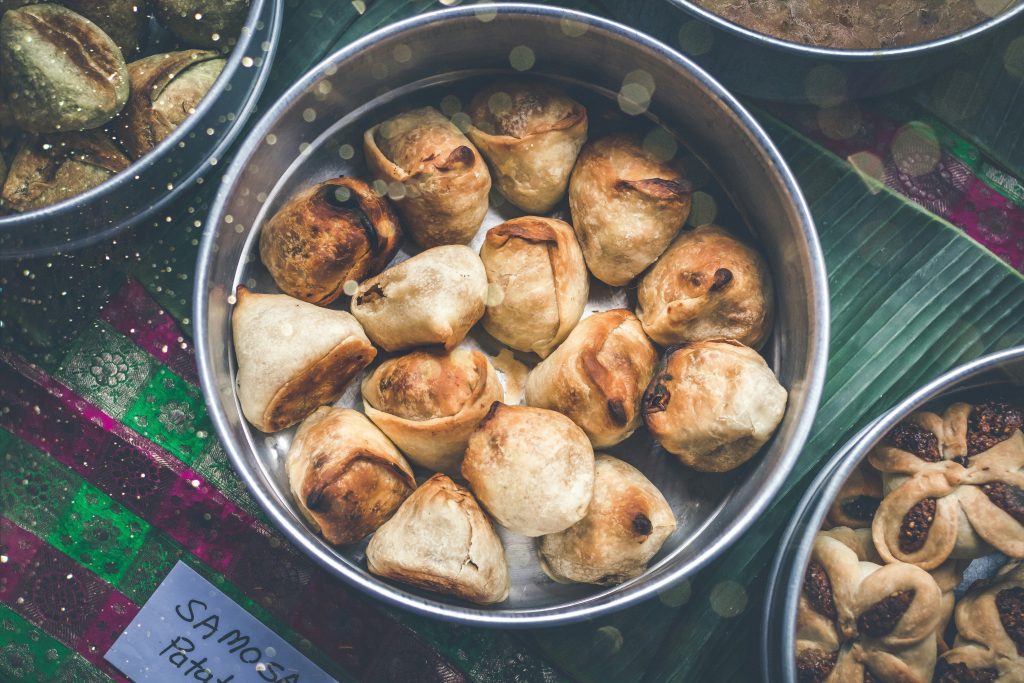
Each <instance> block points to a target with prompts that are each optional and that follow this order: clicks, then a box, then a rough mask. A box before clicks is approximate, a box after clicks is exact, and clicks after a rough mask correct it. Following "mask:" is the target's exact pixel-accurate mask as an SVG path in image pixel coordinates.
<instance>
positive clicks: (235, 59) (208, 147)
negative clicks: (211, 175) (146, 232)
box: [0, 0, 284, 261]
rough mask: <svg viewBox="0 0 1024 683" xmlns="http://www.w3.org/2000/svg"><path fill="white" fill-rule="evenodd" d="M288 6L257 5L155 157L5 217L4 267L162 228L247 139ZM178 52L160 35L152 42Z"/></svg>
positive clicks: (1, 237)
mask: <svg viewBox="0 0 1024 683" xmlns="http://www.w3.org/2000/svg"><path fill="white" fill-rule="evenodd" d="M283 14H284V2H283V0H252V6H251V8H250V11H249V17H248V19H246V22H245V25H244V26H243V28H242V31H241V33H240V34H239V36H238V42H237V43H236V44H235V46H234V48H233V49H232V50H231V52H230V53H229V55H228V58H227V64H226V65H225V66H224V70H223V72H221V74H220V77H219V78H218V79H217V82H216V83H214V85H213V88H212V89H211V90H210V92H209V94H208V95H207V96H206V97H204V98H203V100H202V102H200V104H199V106H198V107H197V108H196V112H195V113H194V114H193V115H192V116H190V117H189V118H188V119H187V120H186V121H185V122H184V123H183V124H182V125H180V126H179V127H178V128H177V130H175V131H174V132H173V133H172V134H171V135H170V136H169V137H168V138H167V139H165V140H164V141H163V142H161V143H160V144H159V145H157V147H156V148H155V149H154V150H152V151H151V152H150V153H149V154H147V155H145V156H144V157H142V158H141V159H139V160H138V161H135V162H134V163H133V164H132V165H131V166H129V167H128V168H127V169H126V170H124V171H122V172H121V173H118V174H117V175H115V176H113V177H112V178H110V180H108V181H106V182H105V183H103V184H102V185H98V186H97V187H94V188H92V189H90V190H88V191H87V192H83V193H82V194H79V195H76V196H74V197H71V198H69V199H66V200H64V201H62V202H59V203H57V204H53V205H51V206H46V207H43V208H41V209H37V210H35V211H27V212H25V213H21V214H13V215H9V216H0V261H2V260H5V259H21V258H31V257H40V256H47V255H51V254H54V253H58V252H59V253H69V252H74V251H78V250H81V249H83V248H85V247H88V246H90V245H94V244H99V243H101V242H106V241H109V240H110V239H112V238H113V237H114V236H115V235H118V234H120V233H122V232H124V231H125V230H128V229H129V228H140V227H146V226H156V225H158V224H159V222H160V221H162V219H163V218H164V216H165V215H166V214H167V213H168V211H171V210H173V207H174V204H175V202H176V201H178V200H179V199H180V198H181V197H182V193H183V192H185V191H186V190H188V189H189V188H190V187H192V186H193V185H194V183H195V182H196V180H197V179H199V178H200V177H201V176H202V175H203V174H204V173H206V172H207V171H209V170H210V169H211V168H213V167H214V166H215V165H216V163H217V161H218V160H219V159H220V158H222V157H223V156H224V154H225V153H226V151H227V149H228V147H230V146H231V143H232V142H234V140H235V138H236V137H238V135H239V133H241V132H242V128H243V127H244V124H245V121H246V120H247V119H248V117H249V115H250V114H251V113H252V111H253V108H254V107H255V105H256V100H257V99H259V96H260V93H261V92H263V86H264V85H265V84H266V81H267V77H268V76H269V74H270V65H271V63H272V62H273V58H274V52H275V50H276V49H277V42H278V38H279V37H280V33H281V20H282V17H283ZM153 41H155V42H156V43H157V45H158V49H160V48H159V46H160V44H161V43H162V42H166V43H168V45H167V49H168V50H173V49H174V45H173V40H172V39H170V37H169V34H167V33H166V32H164V31H163V30H162V29H158V30H157V31H155V35H153V36H151V42H153Z"/></svg>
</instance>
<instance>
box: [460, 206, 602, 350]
mask: <svg viewBox="0 0 1024 683" xmlns="http://www.w3.org/2000/svg"><path fill="white" fill-rule="evenodd" d="M480 259H481V260H482V261H483V263H484V268H485V269H486V270H487V282H488V283H489V285H490V288H491V294H490V297H489V298H490V300H491V301H492V303H491V304H490V305H489V306H487V312H486V313H484V319H483V325H484V329H485V330H487V332H488V333H489V334H490V335H491V336H492V337H494V338H495V339H497V340H498V341H500V342H501V343H502V344H505V345H506V346H510V347H512V348H513V349H518V350H519V351H533V352H534V353H536V354H537V355H538V356H540V357H541V358H546V357H547V355H548V354H549V353H551V351H552V350H553V349H554V348H555V347H556V346H558V345H559V344H561V343H562V341H563V340H565V338H566V337H567V336H569V332H570V331H571V330H572V328H573V327H575V325H576V323H578V322H579V320H580V316H582V315H583V307H584V306H585V305H586V303H587V294H588V293H589V290H590V283H589V280H588V274H587V266H586V264H585V263H584V262H583V252H582V251H581V250H580V245H579V243H578V242H577V241H576V235H575V234H574V233H573V231H572V226H571V225H569V224H568V223H564V222H562V221H559V220H555V219H554V218H538V217H536V216H523V217H521V218H513V219H512V220H510V221H505V222H504V223H502V224H501V225H497V226H495V227H493V228H491V229H490V230H488V231H487V237H486V238H485V239H484V244H483V246H482V247H481V248H480Z"/></svg>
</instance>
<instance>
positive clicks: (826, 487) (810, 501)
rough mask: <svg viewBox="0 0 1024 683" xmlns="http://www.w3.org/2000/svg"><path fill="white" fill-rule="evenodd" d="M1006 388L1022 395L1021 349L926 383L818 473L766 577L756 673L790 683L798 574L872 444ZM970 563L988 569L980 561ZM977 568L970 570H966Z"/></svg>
mask: <svg viewBox="0 0 1024 683" xmlns="http://www.w3.org/2000/svg"><path fill="white" fill-rule="evenodd" d="M1007 387H1010V388H1012V389H1014V390H1016V391H1019V392H1021V394H1022V395H1024V347H1016V348H1012V349H1006V350H1004V351H999V352H998V353H993V354H990V355H988V356H984V357H982V358H979V359H978V360H975V361H971V362H970V363H967V364H965V365H961V366H960V367H957V368H954V369H953V370H950V371H949V372H947V373H946V374H944V375H942V376H941V377H938V378H937V379H935V380H933V381H932V382H930V383H928V384H926V385H925V386H923V387H921V388H920V389H919V390H917V391H915V392H914V393H913V394H911V395H910V396H908V397H907V398H906V399H905V400H903V401H902V402H901V403H899V404H898V405H896V406H895V407H894V408H892V409H891V410H889V411H888V412H886V413H885V414H883V415H882V416H880V417H878V418H877V419H875V420H874V421H873V422H872V423H871V424H869V425H868V426H867V427H865V428H864V429H863V430H861V431H860V432H859V433H858V434H857V435H856V436H855V437H854V438H853V439H851V440H850V441H849V443H847V444H846V445H845V446H843V448H842V449H840V450H839V452H838V453H836V455H834V456H833V457H832V459H831V460H830V461H829V462H828V464H826V465H825V467H823V468H822V470H821V472H820V473H819V474H818V476H817V477H816V478H815V480H814V482H813V483H812V484H811V485H810V487H809V488H808V489H807V493H806V494H805V495H804V497H803V498H802V499H801V501H800V503H799V505H798V506H797V510H796V513H795V514H794V515H793V519H792V521H791V522H790V524H789V526H788V527H787V528H786V531H785V532H784V533H783V537H782V543H781V545H780V548H779V552H778V554H777V555H776V557H775V561H774V562H773V564H772V568H771V573H770V575H769V578H768V590H767V592H766V594H765V603H764V605H765V607H764V609H765V615H764V627H763V629H762V632H761V657H762V669H763V671H765V672H766V676H767V680H768V681H785V682H787V683H791V682H793V681H796V658H795V657H794V655H793V653H794V652H795V651H796V612H797V603H798V601H799V599H800V592H801V590H802V588H803V581H804V572H805V571H806V567H807V562H808V560H809V558H810V555H811V546H812V545H813V544H814V537H815V535H816V534H817V532H818V530H819V529H820V528H821V525H822V522H823V521H824V520H825V515H826V514H828V508H829V507H830V506H831V504H832V501H833V500H834V499H835V497H836V495H838V493H839V489H840V488H842V486H843V484H844V483H845V482H846V479H847V477H849V476H850V474H851V473H852V472H853V470H854V469H856V467H857V465H859V464H860V462H861V461H862V460H863V459H864V458H865V457H866V456H867V454H868V453H869V452H871V449H872V448H874V446H875V444H877V443H878V441H879V440H880V439H881V438H882V437H884V436H885V435H886V434H887V433H888V432H889V430H890V429H892V428H893V427H895V426H896V425H897V424H898V423H899V422H900V421H902V420H903V419H904V418H906V417H907V416H908V415H909V414H910V413H912V412H914V411H916V410H921V409H929V408H930V409H934V410H942V409H944V408H945V407H946V406H947V405H949V404H950V403H952V402H954V401H955V400H964V401H971V400H973V399H974V398H975V397H977V396H980V395H983V393H982V392H984V391H986V390H992V389H1000V388H1004V389H1005V388H1007ZM976 563H977V564H987V566H990V567H991V566H992V564H991V563H986V562H984V561H980V560H979V561H976ZM978 569H979V568H978V567H975V566H974V565H972V566H971V568H969V571H970V572H977V571H978ZM982 571H984V569H982Z"/></svg>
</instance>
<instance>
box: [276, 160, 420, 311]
mask: <svg viewBox="0 0 1024 683" xmlns="http://www.w3.org/2000/svg"><path fill="white" fill-rule="evenodd" d="M401 241H402V231H401V228H399V226H398V219H397V218H396V217H395V214H394V213H393V212H392V211H391V207H390V206H389V205H388V201H387V200H386V199H384V198H383V197H381V196H379V195H378V194H377V193H376V192H374V191H373V188H372V187H370V186H369V185H367V184H366V183H364V182H363V181H361V180H357V179H355V178H332V179H330V180H325V181H323V182H322V183H318V184H316V185H314V186H312V187H309V188H306V189H305V190H303V191H301V192H299V193H298V194H296V195H295V196H293V197H292V198H291V199H289V200H288V201H287V202H285V204H284V206H282V207H281V208H280V209H278V211H277V213H275V214H274V216H273V217H272V218H271V219H270V220H268V221H267V222H266V223H265V224H264V226H263V229H262V230H261V231H260V259H261V260H262V261H263V265H265V266H266V267H267V270H269V271H270V275H271V276H272V277H273V278H274V282H275V283H276V284H277V286H278V287H279V288H280V289H281V291H282V292H284V293H285V294H288V295H289V296H294V297H295V298H297V299H302V300H303V301H308V302H309V303H311V304H317V305H319V306H325V305H327V304H329V303H331V302H332V301H334V300H335V299H337V298H338V297H339V296H341V293H342V291H343V288H344V286H345V283H346V282H349V281H354V282H356V283H358V282H362V281H363V280H364V279H366V278H367V277H370V276H371V275H376V274H377V273H379V272H380V271H381V270H382V269H383V268H384V266H386V265H387V264H388V261H390V260H391V257H393V256H394V255H395V252H396V251H397V250H398V246H399V244H400V243H401Z"/></svg>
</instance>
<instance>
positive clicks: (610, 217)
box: [569, 135, 690, 287]
mask: <svg viewBox="0 0 1024 683" xmlns="http://www.w3.org/2000/svg"><path fill="white" fill-rule="evenodd" d="M569 208H570V210H571V211H572V224H573V228H575V230H576V236H577V237H578V238H579V240H580V246H581V247H582V248H583V256H584V257H585V258H586V260H587V267H588V268H590V272H591V273H593V274H594V277H596V278H597V279H598V280H601V281H602V282H607V283H608V284H610V285H613V286H616V287H621V286H622V285H626V284H628V283H629V282H630V281H631V280H632V279H633V278H635V277H636V276H637V275H639V274H640V273H641V272H643V270H644V269H645V268H647V266H649V265H651V264H652V263H654V262H655V261H656V260H657V259H658V257H659V256H661V254H662V252H664V251H665V249H666V248H667V247H668V245H669V244H670V243H671V242H672V239H673V238H674V237H675V236H676V234H677V233H678V232H679V229H680V228H682V227H683V223H685V222H686V217H687V216H689V215H690V184H689V183H688V182H686V180H684V179H683V176H682V174H681V173H680V172H679V171H677V170H676V169H675V168H673V167H672V166H670V165H668V164H666V163H664V162H662V161H659V160H658V159H656V158H655V157H654V155H653V154H651V153H650V152H648V151H646V150H645V149H644V148H643V146H642V145H641V143H640V138H639V137H637V136H632V135H612V136H609V137H606V138H601V139H600V140H597V141H596V142H591V143H589V144H587V146H586V147H584V148H583V151H582V152H581V153H580V158H579V161H577V162H576V168H575V169H574V170H573V172H572V177H571V179H570V180H569Z"/></svg>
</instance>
